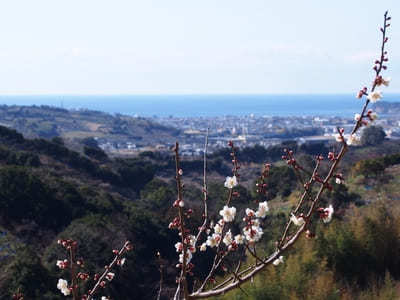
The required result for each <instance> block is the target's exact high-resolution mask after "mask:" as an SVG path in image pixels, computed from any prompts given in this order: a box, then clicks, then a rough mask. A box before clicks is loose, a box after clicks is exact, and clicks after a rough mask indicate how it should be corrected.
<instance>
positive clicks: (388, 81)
mask: <svg viewBox="0 0 400 300" xmlns="http://www.w3.org/2000/svg"><path fill="white" fill-rule="evenodd" d="M390 80H392V78H390V77H386V78H382V84H383V85H384V86H389V84H390Z"/></svg>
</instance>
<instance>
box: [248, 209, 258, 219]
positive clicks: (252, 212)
mask: <svg viewBox="0 0 400 300" xmlns="http://www.w3.org/2000/svg"><path fill="white" fill-rule="evenodd" d="M255 215H256V213H255V212H254V210H252V209H250V208H246V216H248V217H254V216H255Z"/></svg>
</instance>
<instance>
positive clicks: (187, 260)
mask: <svg viewBox="0 0 400 300" xmlns="http://www.w3.org/2000/svg"><path fill="white" fill-rule="evenodd" d="M192 257H193V255H192V253H191V252H190V251H187V252H186V263H187V264H188V263H189V262H190V261H191V260H192ZM179 262H180V263H181V264H183V253H181V254H179Z"/></svg>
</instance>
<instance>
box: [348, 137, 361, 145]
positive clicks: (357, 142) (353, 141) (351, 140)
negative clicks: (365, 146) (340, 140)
mask: <svg viewBox="0 0 400 300" xmlns="http://www.w3.org/2000/svg"><path fill="white" fill-rule="evenodd" d="M360 144H361V139H360V137H359V136H358V135H355V134H350V135H349V137H348V138H347V145H349V146H357V145H360Z"/></svg>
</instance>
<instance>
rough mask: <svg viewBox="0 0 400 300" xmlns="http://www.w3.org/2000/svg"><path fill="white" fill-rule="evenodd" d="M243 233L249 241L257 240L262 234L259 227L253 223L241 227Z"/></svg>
mask: <svg viewBox="0 0 400 300" xmlns="http://www.w3.org/2000/svg"><path fill="white" fill-rule="evenodd" d="M243 233H244V236H245V237H246V240H248V241H249V242H250V243H254V242H258V241H259V240H260V239H261V237H262V235H263V234H264V232H263V230H262V228H261V227H259V226H254V225H252V226H246V227H245V228H244V229H243Z"/></svg>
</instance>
